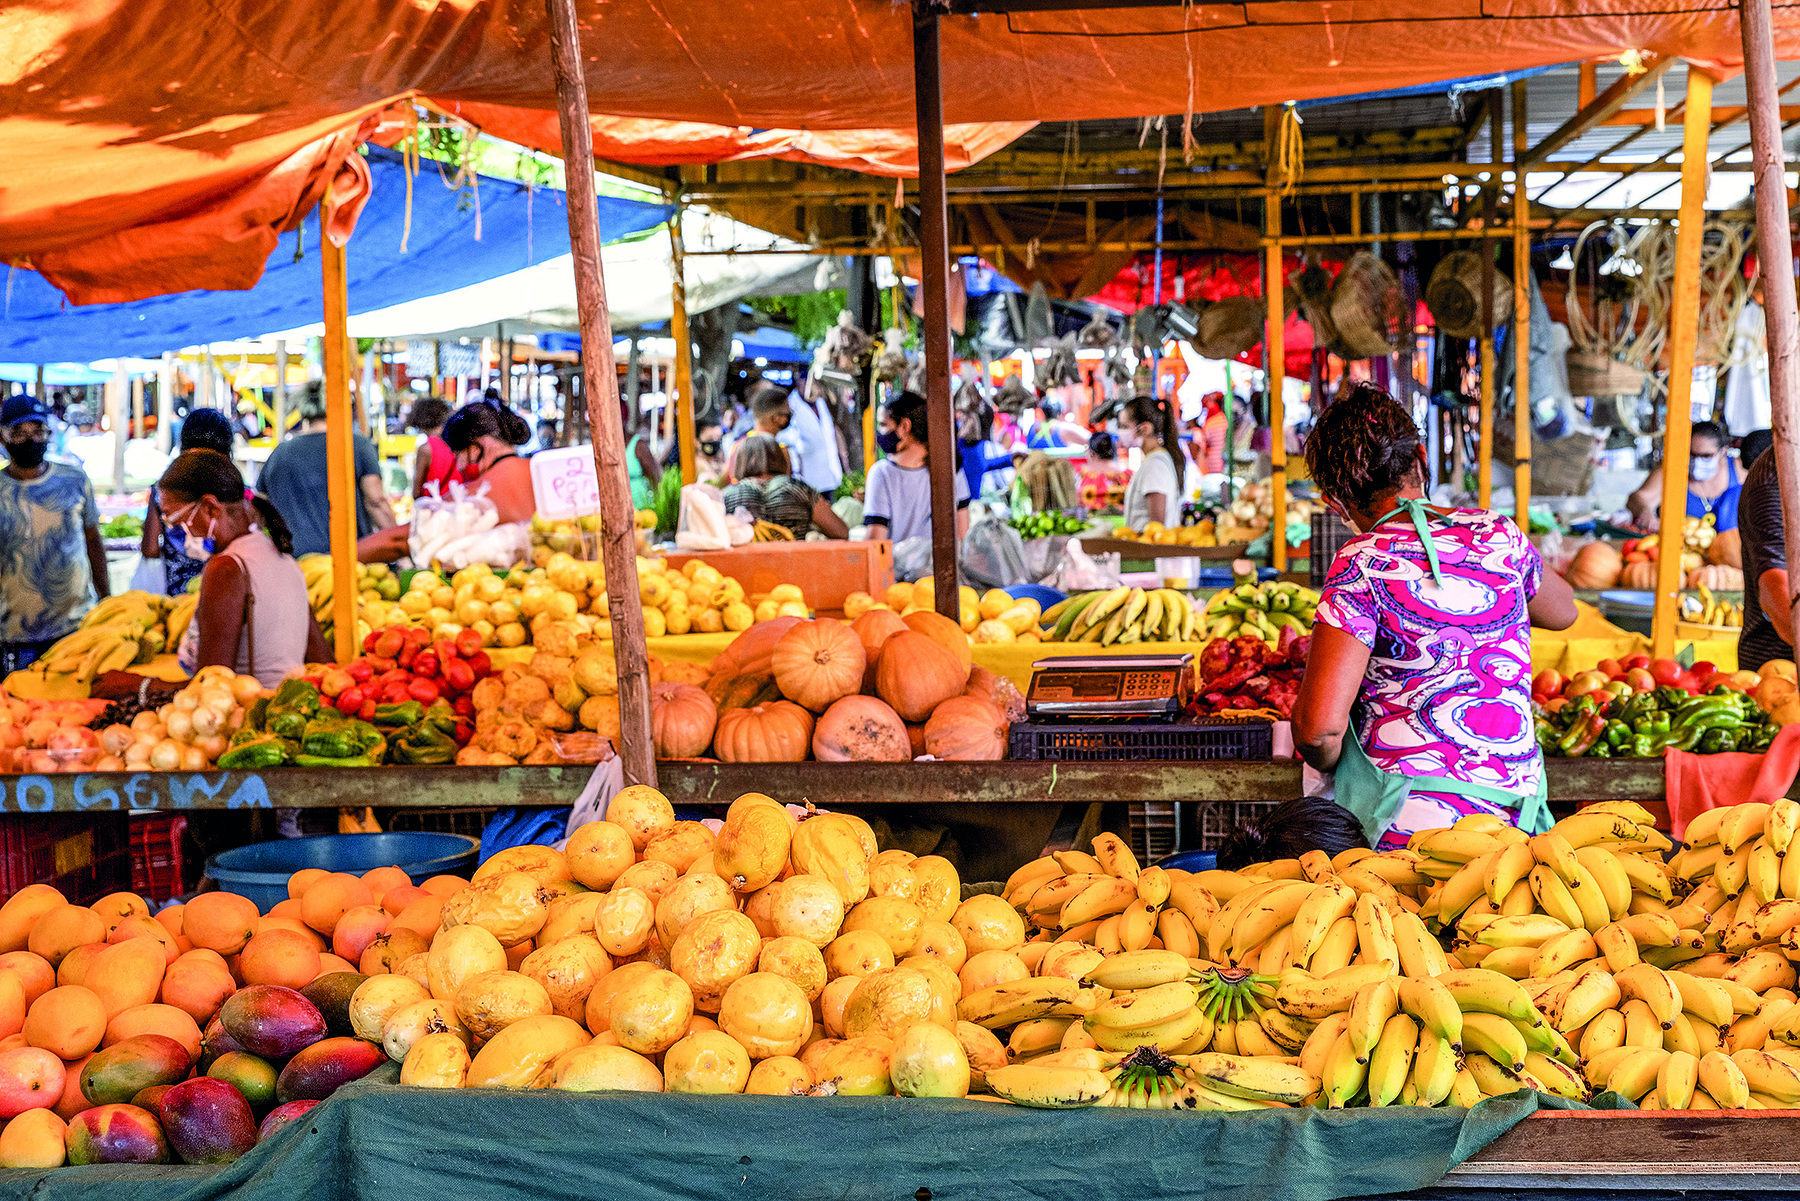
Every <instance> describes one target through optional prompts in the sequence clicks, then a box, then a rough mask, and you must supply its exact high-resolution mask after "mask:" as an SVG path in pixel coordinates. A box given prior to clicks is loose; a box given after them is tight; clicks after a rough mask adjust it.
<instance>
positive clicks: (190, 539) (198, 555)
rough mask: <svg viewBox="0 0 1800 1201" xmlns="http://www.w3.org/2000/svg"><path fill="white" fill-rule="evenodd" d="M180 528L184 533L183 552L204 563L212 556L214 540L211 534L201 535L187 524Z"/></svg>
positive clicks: (197, 561)
mask: <svg viewBox="0 0 1800 1201" xmlns="http://www.w3.org/2000/svg"><path fill="white" fill-rule="evenodd" d="M179 528H180V529H181V533H182V547H181V553H182V554H184V555H186V556H187V557H188V558H190V559H192V560H194V561H195V562H196V563H204V562H206V561H207V560H208V559H210V558H212V555H213V540H212V535H211V534H208V535H206V536H205V537H202V536H201V535H199V534H196V533H194V531H193V530H192V529H191V528H190V527H188V526H187V525H185V524H183V525H181V526H180V527H179Z"/></svg>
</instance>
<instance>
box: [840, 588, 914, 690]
mask: <svg viewBox="0 0 1800 1201" xmlns="http://www.w3.org/2000/svg"><path fill="white" fill-rule="evenodd" d="M850 628H851V629H852V630H854V631H855V632H856V637H857V638H858V639H859V640H860V641H861V642H862V648H863V659H864V660H865V666H864V667H863V683H862V690H863V691H864V692H868V693H873V692H874V691H875V666H876V664H877V663H879V662H880V661H881V644H882V643H884V642H886V641H887V640H888V639H889V638H890V637H892V636H893V635H895V634H898V633H900V632H901V631H902V630H904V629H906V628H907V627H906V623H905V622H904V621H901V620H900V615H899V614H898V613H896V612H894V611H893V610H892V609H870V610H869V611H868V612H867V613H864V614H863V615H862V616H861V617H859V618H857V619H856V620H855V621H853V622H851V623H850Z"/></svg>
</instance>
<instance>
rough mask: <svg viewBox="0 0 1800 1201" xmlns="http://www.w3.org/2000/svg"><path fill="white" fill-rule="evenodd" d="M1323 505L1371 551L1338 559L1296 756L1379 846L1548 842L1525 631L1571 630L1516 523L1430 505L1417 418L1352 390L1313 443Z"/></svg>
mask: <svg viewBox="0 0 1800 1201" xmlns="http://www.w3.org/2000/svg"><path fill="white" fill-rule="evenodd" d="M1306 460H1307V465H1308V466H1309V467H1310V468H1311V471H1312V478H1313V480H1314V481H1315V482H1316V484H1317V485H1318V487H1319V489H1320V491H1321V493H1322V494H1323V496H1324V499H1325V502H1326V504H1327V505H1328V506H1330V507H1331V508H1332V509H1333V510H1334V511H1336V512H1337V513H1338V514H1339V516H1341V517H1343V519H1344V520H1345V521H1347V522H1349V523H1350V525H1351V526H1352V527H1354V528H1355V529H1356V530H1357V531H1358V532H1359V533H1360V534H1361V537H1357V538H1352V539H1351V540H1350V541H1349V542H1348V543H1346V544H1345V546H1344V548H1343V549H1342V550H1341V551H1339V552H1338V557H1337V560H1336V561H1335V562H1334V563H1333V564H1332V566H1331V574H1330V576H1329V577H1328V578H1327V580H1326V582H1325V589H1324V595H1323V597H1322V599H1321V600H1320V602H1319V607H1318V612H1317V614H1316V615H1315V623H1316V624H1315V626H1314V628H1313V641H1312V651H1311V654H1310V656H1309V657H1308V659H1307V664H1306V678H1305V680H1304V682H1303V683H1302V684H1301V686H1300V694H1299V697H1298V699H1297V701H1296V703H1295V706H1294V742H1295V746H1296V747H1297V748H1298V749H1299V751H1300V754H1301V756H1302V758H1304V759H1305V760H1306V761H1307V762H1308V763H1310V764H1312V765H1313V766H1314V767H1315V768H1318V769H1319V770H1321V771H1327V770H1335V772H1336V780H1335V784H1336V798H1337V802H1338V804H1339V805H1341V806H1343V807H1344V808H1346V809H1349V810H1350V811H1351V812H1352V813H1354V814H1355V815H1356V816H1357V818H1358V819H1359V820H1360V821H1361V822H1362V823H1363V829H1364V832H1365V833H1366V834H1367V835H1368V838H1369V841H1370V843H1372V844H1376V843H1379V845H1380V846H1381V847H1384V848H1387V847H1395V846H1404V845H1405V844H1406V840H1407V838H1408V837H1409V836H1410V835H1411V834H1412V833H1413V832H1414V831H1416V830H1422V829H1430V828H1433V827H1437V826H1448V825H1450V824H1451V823H1452V822H1454V821H1456V820H1457V819H1458V818H1459V817H1462V816H1465V815H1468V814H1472V813H1490V814H1496V815H1499V816H1500V817H1502V818H1503V819H1504V820H1506V821H1507V822H1509V823H1511V824H1514V825H1517V826H1519V827H1521V828H1523V829H1525V830H1526V831H1527V832H1530V833H1536V832H1538V831H1539V830H1541V829H1547V828H1548V827H1549V815H1548V809H1547V808H1546V807H1545V805H1544V803H1543V796H1544V768H1543V757H1542V755H1541V753H1540V752H1539V750H1538V746H1537V739H1536V736H1535V734H1534V731H1533V723H1532V713H1531V627H1532V626H1533V625H1540V626H1544V627H1547V628H1549V629H1564V628H1566V627H1567V626H1569V625H1570V624H1572V623H1573V622H1574V620H1575V601H1574V596H1573V594H1572V593H1571V592H1570V590H1569V586H1568V584H1567V583H1565V582H1564V581H1563V579H1562V578H1561V577H1560V576H1557V575H1555V574H1554V573H1550V574H1546V573H1545V572H1544V568H1543V561H1542V559H1540V558H1539V556H1538V552H1537V550H1536V549H1535V548H1534V547H1533V546H1532V545H1531V543H1530V542H1529V541H1527V540H1526V538H1525V535H1524V534H1523V533H1522V532H1521V531H1520V530H1519V528H1518V526H1516V525H1514V524H1513V522H1512V520H1511V519H1509V518H1507V517H1503V516H1501V515H1499V514H1497V513H1491V512H1488V511H1486V510H1482V509H1444V508H1438V507H1436V506H1432V505H1428V504H1426V503H1425V500H1424V496H1425V470H1426V467H1425V451H1424V448H1423V447H1422V445H1421V443H1420V439H1419V431H1418V428H1417V427H1416V426H1415V425H1414V424H1413V420H1412V416H1411V415H1410V414H1409V413H1408V412H1407V411H1406V410H1405V409H1404V408H1402V407H1401V406H1400V405H1399V404H1398V403H1397V402H1395V401H1394V400H1393V399H1392V398H1391V397H1389V396H1388V395H1387V394H1386V393H1384V392H1381V391H1378V390H1376V389H1374V388H1372V387H1369V386H1367V385H1359V386H1357V387H1356V388H1354V389H1352V390H1351V391H1350V392H1349V394H1347V395H1346V396H1344V397H1342V398H1340V399H1339V400H1338V401H1337V402H1335V403H1334V404H1332V405H1331V407H1330V408H1328V409H1326V410H1325V412H1324V414H1323V415H1322V416H1321V417H1320V418H1319V423H1318V425H1317V426H1316V427H1315V428H1314V429H1313V431H1312V434H1311V436H1310V437H1309V438H1308V439H1307V443H1306Z"/></svg>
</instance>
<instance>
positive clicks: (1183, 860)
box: [1156, 851, 1219, 872]
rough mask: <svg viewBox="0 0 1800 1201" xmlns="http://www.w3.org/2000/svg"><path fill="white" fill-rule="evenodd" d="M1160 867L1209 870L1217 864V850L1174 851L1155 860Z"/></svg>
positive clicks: (1191, 870)
mask: <svg viewBox="0 0 1800 1201" xmlns="http://www.w3.org/2000/svg"><path fill="white" fill-rule="evenodd" d="M1156 866H1158V867H1162V868H1169V867H1173V868H1180V869H1181V870H1182V871H1184V872H1210V871H1212V870H1213V869H1214V868H1216V867H1218V866H1219V853H1218V852H1217V851H1174V852H1171V853H1170V854H1167V855H1164V856H1163V857H1162V858H1161V859H1158V860H1157V861H1156Z"/></svg>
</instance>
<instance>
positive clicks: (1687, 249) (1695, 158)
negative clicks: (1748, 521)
mask: <svg viewBox="0 0 1800 1201" xmlns="http://www.w3.org/2000/svg"><path fill="white" fill-rule="evenodd" d="M1687 73H1688V77H1687V110H1686V112H1684V113H1683V114H1682V131H1681V227H1680V229H1678V230H1677V231H1676V234H1675V283H1674V289H1673V294H1672V296H1671V297H1670V307H1669V415H1668V418H1667V420H1666V421H1665V422H1664V432H1663V461H1662V468H1663V494H1662V523H1661V527H1662V537H1661V539H1660V549H1659V550H1658V552H1657V560H1656V613H1655V617H1654V627H1653V633H1652V637H1651V647H1652V650H1651V653H1652V654H1654V655H1655V656H1656V657H1657V658H1659V659H1669V658H1673V657H1674V655H1675V622H1676V619H1677V617H1678V615H1679V594H1680V591H1681V578H1682V573H1681V549H1682V530H1683V528H1684V526H1685V524H1686V521H1687V485H1688V479H1687V474H1688V440H1689V435H1690V434H1691V432H1692V430H1691V427H1692V425H1693V414H1692V412H1691V411H1690V397H1691V394H1692V392H1693V389H1694V341H1695V338H1696V336H1697V333H1698V330H1699V324H1700V242H1701V239H1702V237H1703V236H1704V235H1705V222H1706V139H1707V135H1708V134H1710V133H1711V132H1712V91H1713V80H1712V76H1710V75H1708V74H1706V72H1704V71H1702V70H1700V69H1699V68H1698V67H1696V66H1694V65H1693V64H1692V63H1689V64H1688V69H1687ZM1784 233H1785V231H1784ZM1790 286H1791V284H1790ZM1790 445H1791V443H1790Z"/></svg>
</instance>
